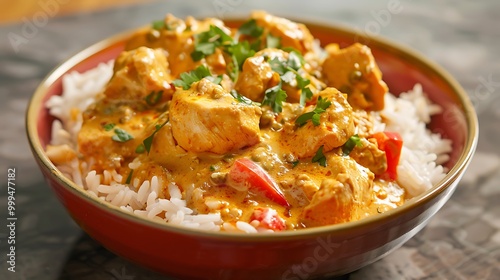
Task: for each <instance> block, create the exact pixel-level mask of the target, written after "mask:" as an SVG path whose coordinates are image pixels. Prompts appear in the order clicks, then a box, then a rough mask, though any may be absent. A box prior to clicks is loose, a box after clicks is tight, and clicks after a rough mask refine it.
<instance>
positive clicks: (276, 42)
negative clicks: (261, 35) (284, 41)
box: [266, 34, 281, 49]
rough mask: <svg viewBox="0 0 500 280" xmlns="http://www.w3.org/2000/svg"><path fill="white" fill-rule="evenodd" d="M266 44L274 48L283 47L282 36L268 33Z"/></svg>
mask: <svg viewBox="0 0 500 280" xmlns="http://www.w3.org/2000/svg"><path fill="white" fill-rule="evenodd" d="M266 46H267V47H268V48H274V49H279V48H281V38H280V37H276V36H273V35H271V34H267V37H266Z"/></svg>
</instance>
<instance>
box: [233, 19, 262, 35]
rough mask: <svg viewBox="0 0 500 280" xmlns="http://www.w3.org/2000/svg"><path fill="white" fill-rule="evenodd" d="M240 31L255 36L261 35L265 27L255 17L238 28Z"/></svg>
mask: <svg viewBox="0 0 500 280" xmlns="http://www.w3.org/2000/svg"><path fill="white" fill-rule="evenodd" d="M238 32H239V33H241V34H244V35H248V36H251V37H254V38H257V37H260V35H262V32H264V28H262V27H260V26H258V25H257V21H255V19H251V20H249V21H247V22H245V23H243V24H242V25H241V26H240V28H238Z"/></svg>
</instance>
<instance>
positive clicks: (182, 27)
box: [125, 14, 230, 78]
mask: <svg viewBox="0 0 500 280" xmlns="http://www.w3.org/2000/svg"><path fill="white" fill-rule="evenodd" d="M210 25H215V26H217V27H219V28H221V29H223V30H225V31H226V33H228V34H230V30H229V29H228V28H226V27H225V26H224V23H223V22H222V21H221V20H219V19H215V18H207V19H205V20H196V19H194V18H193V17H187V18H186V20H185V21H184V20H182V19H179V18H176V17H175V16H173V15H171V14H167V15H166V16H165V19H164V21H163V26H161V28H158V29H153V28H146V29H143V30H140V31H139V32H137V33H136V34H135V35H134V36H133V37H132V38H131V39H130V40H129V41H128V42H127V44H126V46H125V49H126V50H133V49H136V48H138V47H141V46H147V47H150V48H162V49H164V50H165V51H166V52H167V53H168V56H167V59H168V62H169V65H170V71H171V73H170V74H171V75H172V77H174V78H178V77H179V75H180V74H181V73H184V72H188V71H190V70H192V69H194V68H196V67H197V66H198V65H200V64H201V63H202V62H205V64H207V65H208V66H209V68H210V70H211V71H212V73H215V74H218V75H219V74H222V73H224V71H225V66H226V64H225V59H224V56H223V53H222V52H221V51H216V52H215V53H214V54H212V55H209V56H207V57H206V59H204V60H205V61H204V60H200V61H196V62H195V61H193V59H192V58H191V53H192V52H193V50H194V40H193V37H194V35H196V34H199V33H202V32H205V31H208V30H209V28H210ZM221 69H222V70H221Z"/></svg>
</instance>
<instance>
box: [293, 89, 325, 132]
mask: <svg viewBox="0 0 500 280" xmlns="http://www.w3.org/2000/svg"><path fill="white" fill-rule="evenodd" d="M330 105H332V102H330V101H328V99H326V98H322V97H321V96H320V97H319V98H318V103H316V108H315V109H314V110H312V111H311V112H307V113H304V114H302V115H300V116H299V117H298V118H297V119H296V120H295V124H297V125H298V126H303V125H305V124H306V123H307V121H308V120H311V122H312V123H313V124H314V126H318V125H319V124H320V122H319V119H320V117H321V114H323V113H324V112H326V109H327V108H328V107H330Z"/></svg>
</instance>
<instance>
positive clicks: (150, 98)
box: [144, 90, 163, 106]
mask: <svg viewBox="0 0 500 280" xmlns="http://www.w3.org/2000/svg"><path fill="white" fill-rule="evenodd" d="M162 96H163V90H159V91H157V92H155V91H152V92H151V93H150V94H148V95H147V96H146V97H144V100H146V103H147V104H148V105H149V106H153V105H156V104H157V103H158V102H159V101H160V100H161V97H162Z"/></svg>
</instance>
